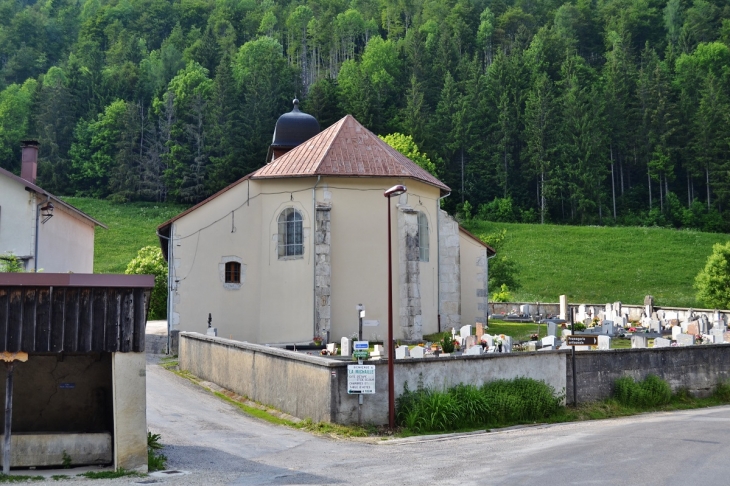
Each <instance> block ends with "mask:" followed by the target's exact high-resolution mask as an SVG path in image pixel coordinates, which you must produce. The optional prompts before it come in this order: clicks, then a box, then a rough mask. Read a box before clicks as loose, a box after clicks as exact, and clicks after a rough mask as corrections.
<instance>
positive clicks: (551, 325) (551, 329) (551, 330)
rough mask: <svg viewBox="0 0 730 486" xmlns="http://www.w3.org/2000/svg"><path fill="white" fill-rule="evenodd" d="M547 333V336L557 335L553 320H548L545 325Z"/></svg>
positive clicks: (556, 326) (556, 327)
mask: <svg viewBox="0 0 730 486" xmlns="http://www.w3.org/2000/svg"><path fill="white" fill-rule="evenodd" d="M547 328H548V330H547V333H548V336H557V335H558V325H557V324H556V323H554V322H548V325H547Z"/></svg>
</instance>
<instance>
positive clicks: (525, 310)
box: [520, 304, 530, 316]
mask: <svg viewBox="0 0 730 486" xmlns="http://www.w3.org/2000/svg"><path fill="white" fill-rule="evenodd" d="M520 314H523V315H526V316H529V315H530V306H529V305H527V304H524V305H521V306H520Z"/></svg>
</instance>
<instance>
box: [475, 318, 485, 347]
mask: <svg viewBox="0 0 730 486" xmlns="http://www.w3.org/2000/svg"><path fill="white" fill-rule="evenodd" d="M476 334H477V342H478V343H480V342H482V336H484V324H482V323H481V322H477V333H476Z"/></svg>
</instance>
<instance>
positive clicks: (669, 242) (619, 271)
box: [465, 221, 730, 307]
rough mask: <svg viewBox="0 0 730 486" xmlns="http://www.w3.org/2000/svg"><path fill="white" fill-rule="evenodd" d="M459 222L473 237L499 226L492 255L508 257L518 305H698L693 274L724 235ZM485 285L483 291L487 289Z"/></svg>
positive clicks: (725, 237)
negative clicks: (502, 233)
mask: <svg viewBox="0 0 730 486" xmlns="http://www.w3.org/2000/svg"><path fill="white" fill-rule="evenodd" d="M465 227H466V228H467V229H468V230H469V231H471V232H472V233H474V234H476V235H477V236H479V237H484V236H486V235H489V234H492V233H495V232H497V231H499V230H501V229H502V228H504V229H506V230H507V236H506V238H505V241H504V242H503V244H502V247H501V249H500V253H501V254H504V255H507V257H508V258H509V259H511V260H512V261H514V262H515V264H516V268H517V270H518V271H517V280H518V281H519V283H520V285H521V287H520V288H519V289H518V290H517V291H516V292H514V293H513V295H514V300H515V301H519V302H536V301H539V302H558V298H559V296H560V295H561V294H566V295H567V296H568V300H569V301H570V302H584V303H592V304H605V303H606V302H615V301H621V302H623V303H625V304H643V302H644V296H645V295H647V294H649V295H653V296H654V301H655V302H656V304H657V305H662V306H676V307H703V305H702V304H701V303H700V302H697V300H696V297H695V289H694V287H693V285H694V279H695V276H696V275H697V273H698V272H699V271H700V270H701V269H702V268H704V266H705V263H706V261H707V257H708V256H709V255H710V253H711V252H712V245H713V244H714V243H725V242H726V241H728V239H730V235H727V234H717V233H701V232H698V231H687V230H674V229H663V228H638V227H596V226H556V225H547V224H546V225H538V224H512V223H493V222H488V221H472V222H471V223H470V224H468V225H465ZM490 290H491V289H490Z"/></svg>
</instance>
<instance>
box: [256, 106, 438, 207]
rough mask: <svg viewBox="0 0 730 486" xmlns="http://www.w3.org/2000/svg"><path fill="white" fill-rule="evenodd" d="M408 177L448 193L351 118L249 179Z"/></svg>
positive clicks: (311, 139) (283, 156)
mask: <svg viewBox="0 0 730 486" xmlns="http://www.w3.org/2000/svg"><path fill="white" fill-rule="evenodd" d="M322 175H324V176H339V177H407V178H412V179H416V180H419V181H421V182H425V183H426V184H430V185H432V186H436V187H438V188H439V189H441V191H442V192H444V193H446V192H449V191H450V190H451V189H449V187H448V186H447V185H446V184H444V183H443V182H441V181H440V180H438V179H437V178H436V177H434V176H433V175H431V174H430V173H428V172H427V171H426V170H425V169H423V168H421V167H420V166H418V165H417V164H416V163H415V162H413V161H411V160H410V159H409V158H408V157H406V156H404V155H403V154H401V153H400V152H398V151H397V150H395V149H394V148H392V147H391V146H390V145H388V144H387V143H385V142H384V141H383V140H381V139H380V138H378V136H377V135H375V134H374V133H373V132H371V131H370V130H368V129H367V128H365V127H364V126H363V125H362V124H361V123H360V122H358V121H357V120H356V119H355V118H354V117H353V116H352V115H346V116H345V117H344V118H342V119H340V120H339V121H338V122H337V123H335V124H334V125H332V126H330V127H329V128H327V129H326V130H323V131H322V132H320V133H319V134H317V135H315V136H314V137H312V138H310V139H309V140H307V141H306V142H303V143H302V144H300V145H299V146H297V147H296V148H294V149H292V150H290V151H289V152H287V153H285V154H284V155H282V156H281V157H279V158H276V159H274V160H273V161H271V162H269V163H268V164H266V165H265V166H263V167H262V168H260V169H259V170H257V171H255V172H254V173H253V174H252V175H251V178H252V179H269V178H284V177H312V176H322Z"/></svg>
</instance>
